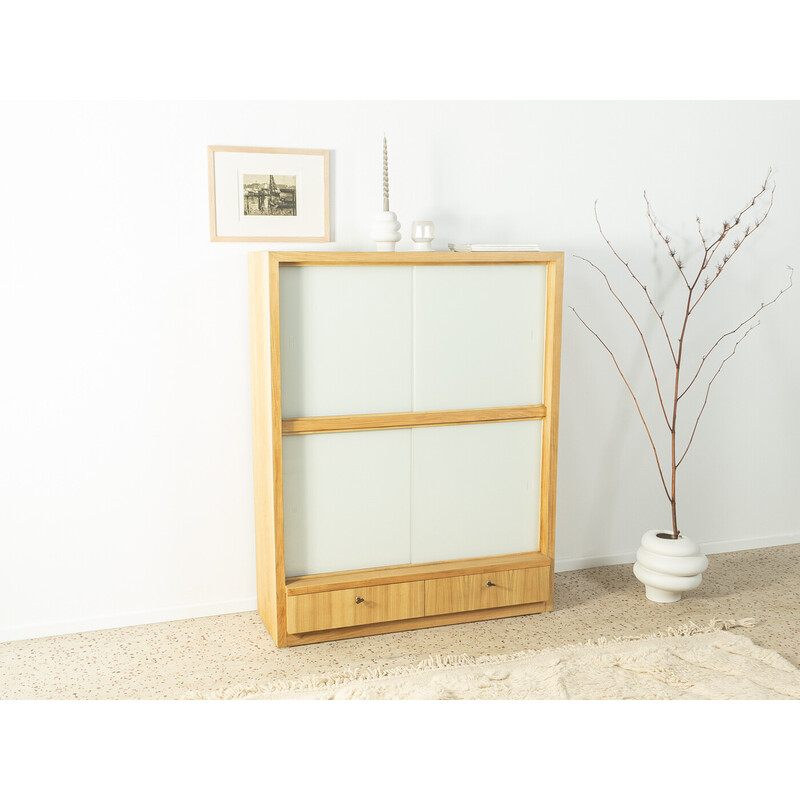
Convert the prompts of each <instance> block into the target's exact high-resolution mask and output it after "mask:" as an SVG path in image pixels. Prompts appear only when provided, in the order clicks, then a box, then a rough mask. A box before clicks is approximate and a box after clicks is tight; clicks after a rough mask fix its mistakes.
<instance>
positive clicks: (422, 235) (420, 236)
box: [411, 219, 435, 250]
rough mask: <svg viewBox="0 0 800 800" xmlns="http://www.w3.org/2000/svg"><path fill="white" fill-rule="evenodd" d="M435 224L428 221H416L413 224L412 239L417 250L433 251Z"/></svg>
mask: <svg viewBox="0 0 800 800" xmlns="http://www.w3.org/2000/svg"><path fill="white" fill-rule="evenodd" d="M434 230H435V229H434V227H433V223H432V222H431V221H430V220H428V219H426V220H416V221H414V222H412V223H411V239H412V240H413V242H414V249H415V250H433V247H431V242H432V241H433V234H434Z"/></svg>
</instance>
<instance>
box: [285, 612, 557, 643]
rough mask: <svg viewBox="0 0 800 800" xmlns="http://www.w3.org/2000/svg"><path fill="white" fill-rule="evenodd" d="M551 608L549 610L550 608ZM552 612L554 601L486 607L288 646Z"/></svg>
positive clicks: (291, 639) (290, 637)
mask: <svg viewBox="0 0 800 800" xmlns="http://www.w3.org/2000/svg"><path fill="white" fill-rule="evenodd" d="M548 606H549V607H548ZM545 611H552V601H550V602H548V601H546V600H544V601H542V602H540V603H526V604H524V605H517V606H506V607H504V608H484V609H479V610H477V611H461V612H459V613H457V614H440V615H438V616H435V617H417V618H415V619H401V620H394V621H392V622H376V623H373V624H371V625H356V626H354V627H352V628H335V629H333V630H328V631H312V632H310V633H296V634H292V633H290V634H287V636H286V643H285V645H283V644H279V645H278V646H279V647H284V646H287V645H288V646H289V647H293V646H294V645H299V644H314V643H315V642H330V641H334V640H336V639H355V638H357V637H359V636H376V635H378V634H381V633H396V632H397V631H410V630H416V629H418V628H435V627H438V626H440V625H458V624H460V623H463V622H478V621H480V620H486V619H501V618H503V617H521V616H524V615H526V614H540V613H542V612H545Z"/></svg>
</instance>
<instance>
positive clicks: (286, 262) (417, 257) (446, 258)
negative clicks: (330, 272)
mask: <svg viewBox="0 0 800 800" xmlns="http://www.w3.org/2000/svg"><path fill="white" fill-rule="evenodd" d="M271 255H273V256H274V257H275V258H277V259H278V261H279V262H280V264H281V266H284V267H290V266H319V267H324V266H338V267H345V266H346V267H363V266H380V265H385V266H392V265H395V266H408V265H409V264H438V265H444V264H523V265H525V264H549V263H550V262H554V261H558V260H559V259H561V261H562V263H563V259H564V254H563V253H556V252H548V253H544V252H525V253H516V252H514V253H511V252H505V253H498V252H487V253H453V252H449V251H448V252H438V251H428V252H417V251H405V252H393V253H377V252H375V253H365V252H345V251H342V252H324V253H323V252H313V251H312V252H299V251H298V252H292V251H277V250H276V251H273V252H272V253H271Z"/></svg>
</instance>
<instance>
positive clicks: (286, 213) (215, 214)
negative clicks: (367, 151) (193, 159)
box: [208, 145, 331, 242]
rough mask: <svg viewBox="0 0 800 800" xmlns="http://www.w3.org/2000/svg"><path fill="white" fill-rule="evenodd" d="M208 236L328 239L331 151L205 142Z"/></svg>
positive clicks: (240, 239)
mask: <svg viewBox="0 0 800 800" xmlns="http://www.w3.org/2000/svg"><path fill="white" fill-rule="evenodd" d="M208 195H209V225H210V231H211V241H212V242H329V241H331V228H330V151H329V150H303V149H286V148H283V149H282V148H275V147H229V146H223V145H209V147H208Z"/></svg>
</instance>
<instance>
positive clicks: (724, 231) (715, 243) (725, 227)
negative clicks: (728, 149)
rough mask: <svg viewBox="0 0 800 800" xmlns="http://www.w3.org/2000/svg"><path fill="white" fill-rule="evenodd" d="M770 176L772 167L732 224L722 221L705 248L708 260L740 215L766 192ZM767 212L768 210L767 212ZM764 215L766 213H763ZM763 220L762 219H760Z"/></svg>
mask: <svg viewBox="0 0 800 800" xmlns="http://www.w3.org/2000/svg"><path fill="white" fill-rule="evenodd" d="M771 177H772V167H770V168H769V169H768V170H767V177H766V178H764V182H763V183H762V184H761V189H760V190H759V191H758V192H756V193H755V195H753V197H752V198H751V199H750V202H749V203H748V204H747V205H746V206H745V207H744V208H743V209H742V210H741V211H740V212H739V213H738V214H737V215H736V216H735V217H734V218H733V225H731V224H730V223H729V222H723V223H722V231H721V233H720V235H719V236H718V237H717V238H716V239H715V240H714V241H713V242H712V243H711V244H710V245H709V246H708V247H707V248H706V252H708V253H709V262H710V261H711V259H713V258H714V254H715V253H716V251H717V249H718V248H719V246H720V245H721V244H722V241H723V240H724V239H725V237H727V235H728V234H729V233H730V232H731V231H732V230H734V229H735V228H737V227H738V226H739V225H740V224H741V221H742V217H743V216H744V215H745V214H746V213H747V212H748V211H750V209H751V208H755V205H756V203H757V202H758V200H759V198H760V197H761V196H762V195H763V194H765V193H766V191H767V186H768V185H769V179H770V178H771ZM774 194H775V185H774V184H773V186H772V192H771V195H774ZM771 207H772V200H770V208H771ZM767 213H769V212H767ZM765 217H766V215H765ZM762 222H763V220H762ZM759 224H760V223H759Z"/></svg>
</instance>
